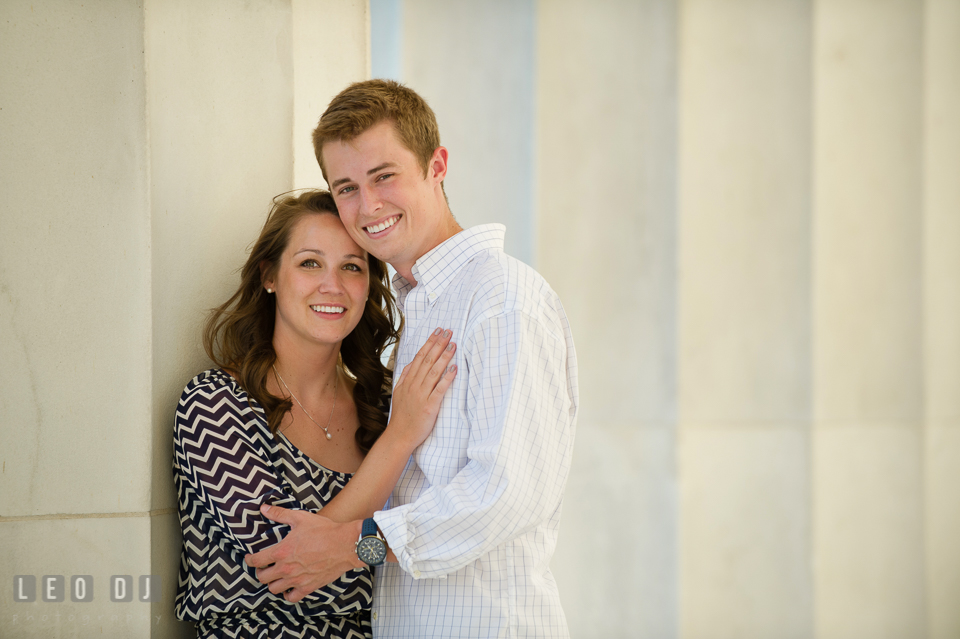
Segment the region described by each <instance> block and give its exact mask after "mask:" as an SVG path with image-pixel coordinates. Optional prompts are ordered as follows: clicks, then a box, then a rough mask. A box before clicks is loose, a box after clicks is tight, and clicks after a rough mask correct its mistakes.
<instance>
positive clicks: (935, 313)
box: [921, 0, 960, 639]
mask: <svg viewBox="0 0 960 639" xmlns="http://www.w3.org/2000/svg"><path fill="white" fill-rule="evenodd" d="M924 7H925V16H924V23H923V31H924V43H923V56H924V62H923V74H924V92H923V100H924V113H923V127H924V135H923V142H924V154H923V167H924V173H923V211H924V213H923V219H922V221H921V225H922V228H923V237H922V242H923V263H922V265H921V269H922V272H923V307H922V313H923V357H924V368H923V379H924V395H923V410H924V415H925V430H924V439H923V445H924V464H923V471H924V475H923V480H924V509H925V511H924V514H925V518H924V533H925V534H924V541H925V548H926V582H925V585H926V594H927V608H926V609H927V631H928V636H929V637H930V639H947V638H948V637H957V636H960V614H958V613H957V602H958V601H960V543H958V542H957V540H958V539H960V500H958V499H957V488H958V487H960V180H958V179H957V176H958V175H960V117H958V114H960V1H958V0H927V2H926V3H925V5H924Z"/></svg>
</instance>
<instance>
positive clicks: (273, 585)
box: [269, 579, 293, 595]
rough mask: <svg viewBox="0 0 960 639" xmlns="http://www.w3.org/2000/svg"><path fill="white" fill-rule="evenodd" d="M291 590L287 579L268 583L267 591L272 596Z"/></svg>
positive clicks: (290, 584) (291, 586) (291, 585)
mask: <svg viewBox="0 0 960 639" xmlns="http://www.w3.org/2000/svg"><path fill="white" fill-rule="evenodd" d="M291 588H293V584H292V583H290V580H289V579H277V580H276V581H271V582H270V588H269V590H270V592H272V593H273V594H275V595H279V594H282V593H283V592H285V591H287V590H290V589H291Z"/></svg>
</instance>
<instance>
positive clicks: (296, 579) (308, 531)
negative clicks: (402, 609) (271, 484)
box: [244, 504, 366, 603]
mask: <svg viewBox="0 0 960 639" xmlns="http://www.w3.org/2000/svg"><path fill="white" fill-rule="evenodd" d="M260 512H261V513H263V515H264V516H265V517H267V518H269V519H272V520H273V521H278V522H280V523H282V524H287V525H288V526H290V532H289V533H287V536H286V537H284V538H283V540H282V541H281V542H280V543H278V544H277V545H275V546H271V547H270V548H267V549H266V550H261V551H260V552H258V553H256V554H253V555H247V556H246V557H244V561H245V562H246V563H247V565H248V566H251V567H253V568H257V569H258V570H257V579H259V580H260V582H261V583H263V584H266V585H268V586H269V587H270V592H272V593H274V594H279V593H284V595H283V596H284V598H285V599H286V600H287V601H289V602H291V603H296V602H298V601H300V600H301V599H303V598H304V597H306V596H307V595H309V594H310V593H311V592H313V591H314V590H316V589H317V588H320V587H322V586H326V585H327V584H329V583H330V582H332V581H334V580H335V579H337V578H338V577H339V576H340V575H342V574H343V573H345V572H347V571H348V570H353V569H354V568H362V567H363V566H365V565H366V564H364V563H363V562H362V561H360V559H359V558H358V557H357V553H356V543H357V539H359V538H360V524H361V522H359V521H357V522H348V523H343V524H340V523H336V522H333V521H330V520H329V519H327V518H326V517H323V516H321V515H315V514H313V513H309V512H306V511H303V510H287V509H286V508H281V507H279V506H268V505H266V504H264V505H263V506H261V507H260Z"/></svg>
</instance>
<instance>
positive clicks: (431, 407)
mask: <svg viewBox="0 0 960 639" xmlns="http://www.w3.org/2000/svg"><path fill="white" fill-rule="evenodd" d="M451 336H452V334H451V332H450V331H441V330H440V329H439V328H438V329H437V330H435V331H434V332H433V335H431V336H430V338H429V339H427V341H426V343H424V345H423V346H422V347H421V348H420V351H419V352H418V353H417V356H416V357H415V358H414V360H413V361H412V362H410V364H409V365H408V366H406V367H405V368H404V369H403V372H402V374H401V375H400V379H399V380H398V381H397V385H396V387H395V388H394V389H393V402H392V408H391V411H390V422H389V423H388V424H387V429H386V430H385V431H384V432H383V434H382V435H380V438H379V439H377V442H376V443H375V444H374V445H373V448H371V449H370V452H369V453H367V456H366V458H365V459H364V460H363V463H362V464H360V468H359V469H358V470H357V472H356V473H355V474H354V476H353V479H351V480H350V482H349V483H348V484H347V486H346V487H345V488H344V489H343V490H341V491H340V493H339V494H338V495H337V496H336V497H335V498H334V499H333V500H331V501H330V503H328V504H327V505H326V506H324V507H323V510H321V511H320V513H319V514H321V515H323V516H324V517H327V518H329V519H332V520H333V521H337V522H347V521H354V520H357V519H364V518H366V517H370V516H371V515H373V513H374V512H376V511H378V510H380V509H381V508H383V505H384V504H385V503H386V501H387V498H388V497H389V496H390V493H391V492H392V491H393V487H394V486H395V485H396V483H397V480H398V479H400V473H402V472H403V469H404V467H405V466H406V465H407V460H408V459H409V458H410V455H411V454H412V453H413V451H414V449H415V448H416V447H417V446H419V445H420V444H421V443H423V440H425V439H426V438H427V435H429V434H430V431H432V430H433V426H434V424H435V423H436V421H437V414H438V413H439V412H440V402H441V401H442V400H443V395H444V393H446V392H447V389H448V388H449V387H450V384H451V383H452V382H453V378H454V377H455V376H456V374H457V370H456V369H457V367H456V365H452V366H451V365H450V360H451V359H452V358H453V354H454V353H455V352H456V344H454V343H453V342H451V341H450V338H451Z"/></svg>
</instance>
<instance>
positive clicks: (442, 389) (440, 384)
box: [431, 364, 457, 402]
mask: <svg viewBox="0 0 960 639" xmlns="http://www.w3.org/2000/svg"><path fill="white" fill-rule="evenodd" d="M456 376H457V365H456V364H450V365H449V366H447V368H446V370H445V371H444V372H443V376H442V377H441V378H440V379H439V380H438V381H437V385H436V386H434V387H433V392H432V393H431V397H432V398H435V399H436V400H437V401H438V402H439V401H440V400H441V399H443V394H444V393H446V392H447V389H448V388H450V384H452V383H453V378H454V377H456Z"/></svg>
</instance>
